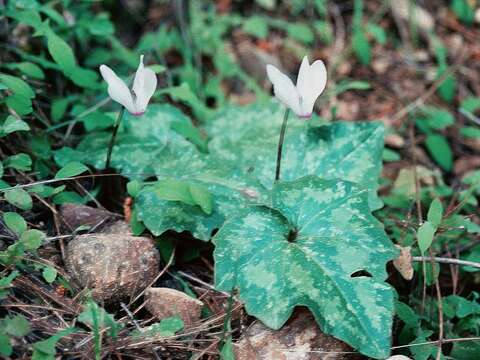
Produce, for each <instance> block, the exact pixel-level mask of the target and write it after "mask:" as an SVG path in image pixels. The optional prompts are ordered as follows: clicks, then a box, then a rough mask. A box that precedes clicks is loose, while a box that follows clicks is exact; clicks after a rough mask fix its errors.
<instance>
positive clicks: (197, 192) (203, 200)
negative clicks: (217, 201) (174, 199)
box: [188, 184, 213, 215]
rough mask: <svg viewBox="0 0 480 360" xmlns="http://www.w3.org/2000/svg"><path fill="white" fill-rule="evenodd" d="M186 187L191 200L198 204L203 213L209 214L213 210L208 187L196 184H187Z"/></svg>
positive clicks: (211, 197)
mask: <svg viewBox="0 0 480 360" xmlns="http://www.w3.org/2000/svg"><path fill="white" fill-rule="evenodd" d="M188 189H189V191H190V195H191V196H192V199H193V202H194V203H195V204H197V205H199V206H200V207H201V208H202V210H203V211H204V212H205V213H207V214H209V215H210V214H211V213H212V210H213V196H212V194H211V193H210V192H209V191H208V189H207V188H206V187H204V186H202V185H198V184H189V186H188Z"/></svg>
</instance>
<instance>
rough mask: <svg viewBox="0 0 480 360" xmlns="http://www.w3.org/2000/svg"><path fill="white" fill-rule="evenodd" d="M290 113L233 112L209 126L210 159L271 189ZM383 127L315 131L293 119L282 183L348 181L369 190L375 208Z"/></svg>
mask: <svg viewBox="0 0 480 360" xmlns="http://www.w3.org/2000/svg"><path fill="white" fill-rule="evenodd" d="M284 111H285V109H284V108H283V107H282V106H279V105H278V104H277V103H270V104H268V103H267V104H256V105H252V106H247V107H245V106H243V107H229V108H227V109H226V110H224V111H222V112H221V113H219V114H218V115H217V116H216V117H215V118H214V119H212V120H211V121H210V122H209V125H208V127H207V130H208V133H209V135H210V137H211V138H212V140H211V141H210V143H209V150H210V153H211V154H212V155H214V156H216V157H218V158H219V159H222V160H224V161H226V162H228V163H231V164H236V166H238V167H240V169H241V170H242V171H244V172H245V173H247V172H248V173H251V174H252V175H254V176H256V177H258V178H259V179H260V181H261V182H262V184H264V185H265V186H266V187H268V188H271V186H272V184H273V181H274V175H275V164H276V156H277V143H278V137H279V132H280V127H281V123H282V119H283V113H284ZM383 133H384V130H383V125H382V123H378V122H335V123H330V124H324V125H321V126H319V125H316V126H314V125H312V122H311V121H305V120H301V119H299V118H296V117H295V115H293V114H291V115H290V119H289V121H288V127H287V132H286V136H285V143H284V147H283V158H282V171H281V179H282V180H295V179H298V178H300V177H302V176H305V175H317V176H319V177H321V178H325V179H335V178H337V179H342V180H349V181H353V182H356V183H359V184H361V185H363V186H366V187H368V188H369V190H370V199H369V201H370V206H371V208H372V209H378V208H380V207H381V201H380V200H379V198H378V197H377V194H376V191H377V187H378V177H379V175H380V171H381V165H382V149H383Z"/></svg>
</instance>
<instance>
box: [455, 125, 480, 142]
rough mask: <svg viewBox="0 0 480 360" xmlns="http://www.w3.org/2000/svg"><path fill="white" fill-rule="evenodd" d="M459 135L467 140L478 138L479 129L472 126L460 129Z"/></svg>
mask: <svg viewBox="0 0 480 360" xmlns="http://www.w3.org/2000/svg"><path fill="white" fill-rule="evenodd" d="M460 134H462V135H463V136H465V137H469V138H475V139H478V138H480V128H478V127H474V126H465V127H462V128H461V129H460Z"/></svg>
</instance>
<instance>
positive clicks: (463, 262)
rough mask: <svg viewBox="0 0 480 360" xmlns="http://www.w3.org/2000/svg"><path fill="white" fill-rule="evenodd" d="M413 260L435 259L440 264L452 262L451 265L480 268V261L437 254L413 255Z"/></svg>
mask: <svg viewBox="0 0 480 360" xmlns="http://www.w3.org/2000/svg"><path fill="white" fill-rule="evenodd" d="M412 261H416V262H421V261H434V262H437V263H440V264H450V265H459V266H471V267H474V268H479V269H480V263H477V262H474V261H467V260H459V259H452V258H443V257H437V256H434V257H432V256H413V257H412Z"/></svg>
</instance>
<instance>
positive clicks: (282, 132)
mask: <svg viewBox="0 0 480 360" xmlns="http://www.w3.org/2000/svg"><path fill="white" fill-rule="evenodd" d="M289 113H290V110H289V109H288V108H287V109H286V110H285V115H283V122H282V128H281V129H280V138H279V139H278V148H277V166H276V169H275V181H278V180H280V166H281V163H282V149H283V142H284V140H285V132H286V130H287V121H288V114H289Z"/></svg>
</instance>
